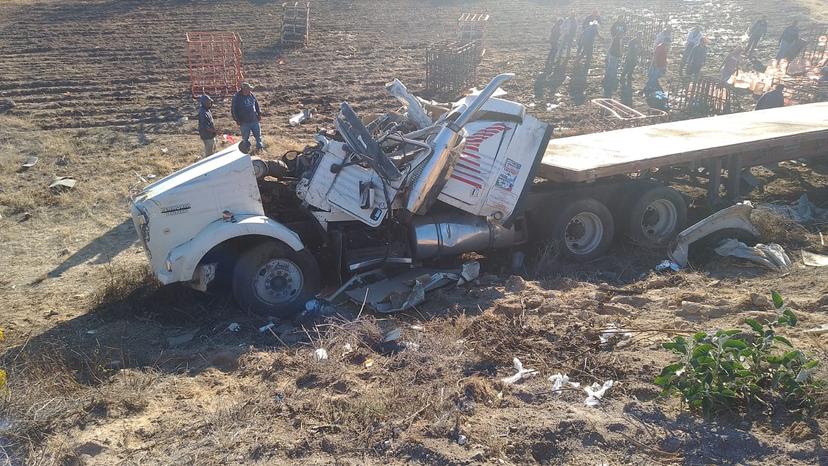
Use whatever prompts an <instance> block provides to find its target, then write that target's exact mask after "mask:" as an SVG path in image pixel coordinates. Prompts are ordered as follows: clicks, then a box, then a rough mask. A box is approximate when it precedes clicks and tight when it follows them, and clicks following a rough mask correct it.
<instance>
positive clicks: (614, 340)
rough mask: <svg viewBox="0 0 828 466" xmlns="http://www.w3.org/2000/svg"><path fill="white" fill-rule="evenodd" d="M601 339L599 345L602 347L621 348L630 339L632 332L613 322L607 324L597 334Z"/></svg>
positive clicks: (627, 343) (628, 342)
mask: <svg viewBox="0 0 828 466" xmlns="http://www.w3.org/2000/svg"><path fill="white" fill-rule="evenodd" d="M598 339H599V340H600V341H601V347H602V348H604V349H610V348H613V347H614V348H623V347H624V346H627V345H629V344H630V341H632V333H630V332H629V331H628V330H626V329H623V328H619V327H618V326H617V325H615V324H609V325H608V326H607V328H605V329H604V330H603V331H602V332H601V334H600V335H599V336H598Z"/></svg>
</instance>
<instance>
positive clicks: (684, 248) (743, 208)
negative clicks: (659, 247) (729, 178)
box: [668, 202, 759, 268]
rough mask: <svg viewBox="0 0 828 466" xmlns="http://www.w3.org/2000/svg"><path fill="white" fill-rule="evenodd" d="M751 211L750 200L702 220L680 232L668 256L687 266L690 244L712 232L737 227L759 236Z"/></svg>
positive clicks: (682, 265) (681, 265)
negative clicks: (752, 221) (751, 217)
mask: <svg viewBox="0 0 828 466" xmlns="http://www.w3.org/2000/svg"><path fill="white" fill-rule="evenodd" d="M751 212H753V205H752V204H751V203H750V202H742V203H739V204H736V205H733V206H730V207H728V208H726V209H722V210H720V211H718V212H716V213H714V214H713V215H711V216H709V217H707V218H705V219H703V220H700V221H699V222H698V223H696V224H695V225H693V226H691V227H689V228H687V229H686V230H684V231H682V232H681V233H679V234H678V236H677V237H676V239H675V240H674V242H673V244H674V246H673V248H672V250H671V251H670V253H669V254H668V256H669V257H670V259H671V260H672V261H673V262H675V263H676V264H678V265H679V266H680V267H681V268H684V267H687V261H688V259H687V256H688V254H689V252H690V245H691V244H693V243H695V242H696V241H698V240H700V239H702V238H704V237H706V236H708V235H710V234H712V233H715V232H717V231H721V230H726V229H735V230H741V231H744V232H745V233H748V234H751V235H753V236H756V237H758V236H759V230H757V229H756V227H755V226H753V223H751V221H750V214H751Z"/></svg>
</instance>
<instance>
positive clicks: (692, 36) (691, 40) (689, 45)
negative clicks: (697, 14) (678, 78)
mask: <svg viewBox="0 0 828 466" xmlns="http://www.w3.org/2000/svg"><path fill="white" fill-rule="evenodd" d="M703 37H704V36H703V35H702V32H701V29H700V28H699V27H698V26H697V27H694V28H693V29H691V30H690V32H688V33H687V40H686V41H685V42H684V52H683V53H682V54H681V66H680V67H679V74H682V75H683V74H684V70H685V67H686V66H687V62H688V61H690V54H691V53H692V52H693V49H694V48H696V46H697V45H699V44H700V43H701V41H702V38H703Z"/></svg>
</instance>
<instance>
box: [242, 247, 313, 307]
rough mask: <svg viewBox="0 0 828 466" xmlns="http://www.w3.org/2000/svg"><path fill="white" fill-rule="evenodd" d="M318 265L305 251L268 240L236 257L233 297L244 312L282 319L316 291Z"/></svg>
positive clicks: (301, 305) (302, 305)
mask: <svg viewBox="0 0 828 466" xmlns="http://www.w3.org/2000/svg"><path fill="white" fill-rule="evenodd" d="M319 286H320V278H319V265H318V264H317V263H316V259H314V257H313V255H311V253H310V252H308V250H307V249H303V250H301V251H294V250H293V249H291V248H290V247H289V246H287V245H285V244H283V243H281V242H278V241H268V242H266V243H262V244H259V245H258V246H254V247H252V248H250V249H248V250H246V251H245V252H244V253H242V255H241V257H239V260H238V262H237V263H236V267H235V269H234V270H233V295H234V296H235V298H236V302H237V303H238V304H239V306H240V307H241V308H242V309H243V310H245V311H251V312H255V313H258V314H267V315H272V316H275V317H280V318H286V317H291V316H293V315H295V314H298V313H299V312H301V311H302V310H304V308H305V303H306V302H307V301H308V300H310V299H311V298H313V297H314V296H315V295H316V293H317V292H318V291H319Z"/></svg>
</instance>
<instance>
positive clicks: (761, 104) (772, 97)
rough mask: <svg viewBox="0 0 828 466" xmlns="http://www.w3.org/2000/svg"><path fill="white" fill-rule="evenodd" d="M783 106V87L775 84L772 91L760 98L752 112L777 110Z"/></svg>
mask: <svg viewBox="0 0 828 466" xmlns="http://www.w3.org/2000/svg"><path fill="white" fill-rule="evenodd" d="M784 106H785V85H784V84H777V85H776V88H775V89H774V90H772V91H768V92H765V93H764V94H762V97H759V100H758V101H757V102H756V108H755V109H754V110H767V109H769V108H779V107H784Z"/></svg>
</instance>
